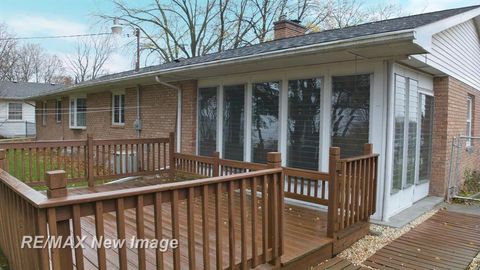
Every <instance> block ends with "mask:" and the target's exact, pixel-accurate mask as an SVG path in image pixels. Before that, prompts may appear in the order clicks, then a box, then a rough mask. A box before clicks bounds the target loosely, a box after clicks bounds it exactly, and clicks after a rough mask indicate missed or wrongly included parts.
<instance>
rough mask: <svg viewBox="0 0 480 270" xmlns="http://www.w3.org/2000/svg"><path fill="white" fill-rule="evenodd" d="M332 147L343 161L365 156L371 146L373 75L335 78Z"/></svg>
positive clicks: (333, 79)
mask: <svg viewBox="0 0 480 270" xmlns="http://www.w3.org/2000/svg"><path fill="white" fill-rule="evenodd" d="M332 85H333V87H332V127H331V129H332V130H331V131H332V132H331V134H332V143H331V144H332V146H336V147H340V148H341V156H342V157H351V156H357V155H362V154H363V145H364V144H365V143H368V133H369V118H370V115H369V113H370V75H369V74H366V75H354V76H339V77H333V78H332Z"/></svg>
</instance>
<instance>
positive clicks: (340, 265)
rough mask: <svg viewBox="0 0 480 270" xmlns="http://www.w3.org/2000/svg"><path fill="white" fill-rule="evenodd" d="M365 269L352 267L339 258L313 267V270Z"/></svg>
mask: <svg viewBox="0 0 480 270" xmlns="http://www.w3.org/2000/svg"><path fill="white" fill-rule="evenodd" d="M367 269H368V268H367V267H363V266H358V265H354V264H353V263H351V262H349V261H347V260H344V259H341V258H339V257H335V258H333V259H329V260H326V261H324V262H323V263H321V264H320V265H318V266H317V267H314V268H313V270H367Z"/></svg>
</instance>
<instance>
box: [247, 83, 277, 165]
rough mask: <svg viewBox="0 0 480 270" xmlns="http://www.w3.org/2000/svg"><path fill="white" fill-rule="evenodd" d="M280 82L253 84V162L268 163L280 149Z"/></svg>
mask: <svg viewBox="0 0 480 270" xmlns="http://www.w3.org/2000/svg"><path fill="white" fill-rule="evenodd" d="M279 97H280V82H278V81H276V82H264V83H254V84H253V86H252V132H251V134H252V142H251V143H252V146H251V147H252V162H257V163H266V162H267V153H268V152H276V151H278V135H279V127H280V125H279V121H278V118H279V100H280V99H279Z"/></svg>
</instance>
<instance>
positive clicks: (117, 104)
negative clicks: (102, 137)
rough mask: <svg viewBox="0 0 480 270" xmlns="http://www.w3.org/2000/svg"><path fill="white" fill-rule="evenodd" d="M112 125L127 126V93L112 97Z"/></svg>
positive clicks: (116, 94) (115, 94)
mask: <svg viewBox="0 0 480 270" xmlns="http://www.w3.org/2000/svg"><path fill="white" fill-rule="evenodd" d="M112 123H113V124H114V125H123V124H125V93H123V92H120V93H114V94H113V95H112Z"/></svg>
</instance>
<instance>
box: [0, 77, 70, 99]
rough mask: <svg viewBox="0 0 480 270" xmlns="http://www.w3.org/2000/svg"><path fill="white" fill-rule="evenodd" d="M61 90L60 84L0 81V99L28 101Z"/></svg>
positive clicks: (62, 86)
mask: <svg viewBox="0 0 480 270" xmlns="http://www.w3.org/2000/svg"><path fill="white" fill-rule="evenodd" d="M63 88H64V85H62V84H49V83H31V82H11V81H0V99H28V98H30V97H33V96H41V95H44V94H46V93H49V92H52V91H55V90H60V89H63Z"/></svg>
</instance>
